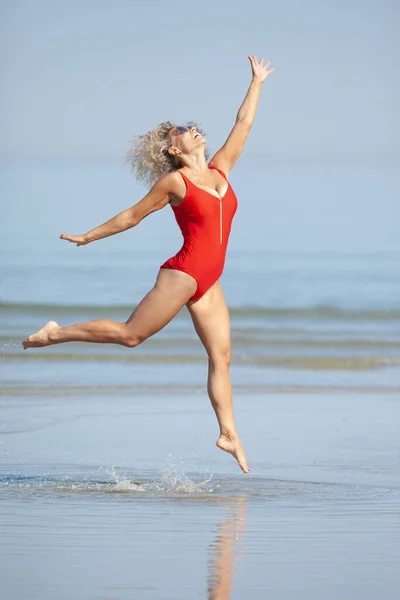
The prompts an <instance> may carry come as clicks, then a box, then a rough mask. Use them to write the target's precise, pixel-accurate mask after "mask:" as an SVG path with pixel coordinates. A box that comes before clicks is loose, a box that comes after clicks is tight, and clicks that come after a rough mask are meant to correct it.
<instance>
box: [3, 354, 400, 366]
mask: <svg viewBox="0 0 400 600" xmlns="http://www.w3.org/2000/svg"><path fill="white" fill-rule="evenodd" d="M1 359H2V360H4V361H7V360H12V361H13V362H14V363H15V362H16V361H19V360H20V361H26V360H29V361H40V362H47V363H51V362H65V363H66V362H98V363H148V364H155V363H162V364H163V365H165V364H166V363H169V364H184V363H193V364H194V363H204V362H206V360H207V359H206V357H205V356H200V355H192V356H191V355H188V354H181V355H176V354H174V355H166V354H158V355H157V354H129V353H126V354H95V353H85V354H83V353H82V354H81V353H77V352H76V353H66V352H65V353H64V352H49V353H47V352H38V353H35V352H29V353H27V352H23V353H22V352H19V353H17V352H15V353H12V354H9V355H2V357H1ZM232 362H233V363H234V364H242V365H243V364H245V365H255V366H259V367H282V368H291V369H306V370H309V369H311V370H313V371H331V370H340V371H342V370H345V371H358V370H360V371H363V370H371V369H381V368H384V367H397V366H399V365H400V357H380V356H246V355H239V356H234V357H233V360H232Z"/></svg>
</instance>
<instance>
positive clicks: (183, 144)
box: [169, 125, 206, 155]
mask: <svg viewBox="0 0 400 600" xmlns="http://www.w3.org/2000/svg"><path fill="white" fill-rule="evenodd" d="M169 138H170V141H171V146H170V150H174V149H176V150H177V151H178V152H176V151H175V152H171V154H175V155H179V154H190V153H191V152H193V150H195V149H196V148H198V147H200V146H205V145H206V139H205V137H203V136H202V134H201V133H200V132H199V131H197V129H196V127H183V126H180V125H179V126H177V127H174V128H173V129H171V131H170V134H169Z"/></svg>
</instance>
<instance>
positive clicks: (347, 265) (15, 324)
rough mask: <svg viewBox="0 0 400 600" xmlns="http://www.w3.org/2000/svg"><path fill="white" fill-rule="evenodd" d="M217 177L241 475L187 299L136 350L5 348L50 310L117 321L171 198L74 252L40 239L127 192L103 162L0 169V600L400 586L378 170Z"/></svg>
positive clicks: (388, 298)
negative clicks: (221, 436)
mask: <svg viewBox="0 0 400 600" xmlns="http://www.w3.org/2000/svg"><path fill="white" fill-rule="evenodd" d="M231 181H232V185H233V187H234V189H235V190H236V193H237V196H238V199H239V210H238V213H237V215H236V217H235V221H234V225H233V229H232V234H231V241H230V246H229V250H228V255H227V261H226V268H225V272H224V274H223V277H222V279H221V283H222V287H223V289H224V293H225V298H226V301H227V304H228V307H229V311H230V316H231V340H232V350H233V359H232V366H231V376H232V383H233V392H234V406H235V413H236V420H237V425H238V430H239V433H240V435H241V438H242V441H243V444H244V447H245V449H246V452H247V457H248V461H249V466H250V468H251V473H250V474H249V475H244V474H242V473H241V471H240V470H239V469H238V467H237V465H236V464H235V461H234V460H233V459H232V458H231V457H230V456H229V455H227V454H224V453H222V452H220V451H219V450H218V449H217V448H216V447H215V441H216V439H217V437H218V429H217V424H216V421H215V417H214V414H213V412H212V409H211V406H210V403H209V400H208V397H207V383H206V378H207V357H206V355H205V352H204V349H203V347H202V346H201V344H200V342H199V340H198V338H197V336H196V333H195V331H194V328H193V325H192V323H191V320H190V318H189V315H188V313H187V311H186V309H184V310H182V311H181V313H180V314H179V315H178V316H177V317H176V318H175V319H174V320H173V321H172V322H171V323H170V324H169V325H168V326H167V327H166V328H165V329H164V330H162V331H161V332H160V333H159V334H157V335H156V336H154V337H153V338H151V339H149V340H147V341H146V342H145V343H144V344H142V345H141V346H139V347H138V348H135V349H127V348H124V347H119V346H114V345H102V344H101V345H100V344H99V345H95V344H76V343H70V344H62V345H57V346H53V347H50V348H44V349H30V350H27V351H24V350H23V348H22V346H21V340H22V339H23V338H24V337H26V336H27V335H29V334H30V333H33V332H34V331H36V330H37V329H39V328H40V327H41V326H43V324H44V323H45V322H47V321H48V320H55V321H57V322H58V323H60V324H61V325H68V324H72V323H76V322H79V321H87V320H92V319H97V318H108V319H114V320H118V321H123V320H125V319H126V318H128V316H129V315H130V313H131V312H132V311H133V309H134V308H135V306H136V305H137V303H138V302H139V301H140V300H141V298H142V297H143V296H144V295H145V294H146V293H147V291H149V289H151V287H152V286H153V284H154V281H155V279H156V276H157V272H158V269H159V266H160V264H162V262H164V260H166V259H167V258H168V257H169V256H172V255H173V254H175V253H176V251H177V250H178V249H179V247H180V244H181V237H180V233H179V231H178V229H177V226H176V224H175V223H174V220H173V215H172V211H170V210H169V209H168V207H167V208H166V209H164V210H163V211H160V212H159V213H157V214H154V215H151V216H149V217H148V218H147V219H146V220H145V221H143V223H141V224H140V225H139V226H138V227H137V228H134V229H133V230H131V231H128V232H125V233H123V234H120V235H119V236H114V237H112V238H109V239H106V240H101V241H99V242H96V243H93V244H90V245H89V246H85V247H79V248H77V247H75V246H74V245H72V244H68V243H67V242H65V241H61V240H60V239H59V234H60V233H67V234H78V233H83V232H85V231H87V230H89V229H91V228H92V227H94V226H96V225H98V224H100V223H102V222H104V221H105V220H107V219H108V218H110V217H112V216H113V215H114V214H116V213H117V212H119V211H121V210H123V209H124V208H127V206H130V205H132V204H134V203H135V202H137V201H138V200H139V199H140V197H141V195H142V196H143V195H144V193H145V190H143V188H140V187H139V186H138V185H137V184H136V183H135V182H134V181H133V179H132V178H131V177H130V175H129V173H127V172H126V169H125V170H124V168H123V165H122V164H121V165H120V164H109V163H108V162H106V161H104V163H101V164H98V163H87V162H82V161H81V162H73V163H71V162H68V161H65V162H63V161H59V160H58V161H49V160H46V161H45V160H42V161H28V160H25V161H22V160H19V161H16V160H14V161H11V160H9V161H3V162H2V163H1V169H0V184H1V196H2V198H3V199H2V201H1V208H2V214H3V218H2V222H1V224H0V359H1V360H0V533H1V536H0V581H1V585H0V597H1V598H4V599H5V600H23V599H24V600H25V599H35V600H36V599H39V598H40V599H41V600H47V599H48V600H70V599H71V598H74V600H81V599H82V600H83V599H85V600H86V599H93V600H100V599H102V600H106V599H107V600H117V599H120V600H128V599H138V600H142V599H143V600H181V599H182V600H192V599H195V598H199V599H200V598H206V599H208V600H253V599H254V600H255V599H257V600H258V599H264V598H265V599H266V598H279V599H281V600H292V599H293V600H295V599H296V600H301V599H303V598H304V599H306V598H307V600H313V599H315V600H317V599H318V600H320V599H321V598H323V599H324V600H331V599H332V600H333V599H340V600H347V599H348V600H392V599H393V600H394V599H397V598H398V594H399V589H400V575H399V573H400V569H399V560H398V557H399V555H400V522H399V518H398V517H399V503H400V460H399V459H400V443H399V440H400V435H399V432H400V430H399V423H400V210H399V206H398V198H399V192H400V176H399V174H398V171H397V170H396V169H395V168H394V167H393V166H385V165H383V166H382V165H366V166H365V165H361V166H360V165H349V164H345V165H343V164H342V165H336V164H335V165H298V164H297V165H290V164H289V165H281V164H278V165H270V164H263V163H262V161H261V160H260V159H255V161H253V162H252V161H251V160H250V159H249V160H248V161H247V162H244V163H243V165H242V166H240V165H239V166H238V169H237V172H236V171H235V172H232V178H231Z"/></svg>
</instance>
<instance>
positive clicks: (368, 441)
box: [0, 386, 400, 600]
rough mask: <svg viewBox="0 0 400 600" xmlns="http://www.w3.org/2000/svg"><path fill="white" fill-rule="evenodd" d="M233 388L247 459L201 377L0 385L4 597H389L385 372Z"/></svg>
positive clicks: (395, 585) (395, 411) (393, 470)
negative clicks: (380, 384) (222, 433)
mask: <svg viewBox="0 0 400 600" xmlns="http://www.w3.org/2000/svg"><path fill="white" fill-rule="evenodd" d="M235 402H236V412H237V418H238V423H239V426H240V433H241V436H242V438H243V442H244V444H245V447H246V450H247V453H248V459H249V464H250V467H251V469H252V472H251V474H250V476H246V475H243V474H241V472H240V471H239V469H238V467H237V466H236V465H235V463H234V461H233V459H231V457H229V456H228V455H226V454H224V453H222V452H220V451H219V450H218V449H217V448H216V447H215V446H214V442H215V440H216V438H217V429H216V425H215V422H214V416H213V414H212V412H211V408H210V406H209V403H208V400H207V398H206V394H205V390H204V389H203V388H202V387H197V388H196V387H195V386H193V387H192V388H188V389H182V388H181V389H166V388H162V387H160V386H159V387H157V386H155V387H154V388H152V387H151V386H147V388H146V389H143V388H140V387H137V388H134V387H133V386H132V387H129V386H126V389H125V390H124V391H121V389H119V390H118V389H113V388H111V387H110V388H109V389H108V390H103V393H102V394H100V393H98V392H96V390H93V389H92V390H90V389H87V390H84V389H81V390H79V389H75V390H74V389H71V390H69V391H68V388H67V387H63V388H60V387H58V388H57V387H55V386H53V387H50V386H49V387H47V389H42V390H41V392H40V394H39V393H35V394H32V393H30V392H29V389H22V388H21V389H19V390H18V389H16V388H14V393H13V394H8V393H7V390H5V389H3V392H2V397H1V409H2V410H1V415H2V421H1V436H0V443H1V455H0V456H1V458H0V472H1V479H0V503H1V517H0V520H1V531H2V536H1V545H0V565H1V567H0V571H1V581H2V589H3V593H4V594H5V596H4V597H5V598H13V599H16V600H19V599H21V600H22V599H25V598H26V599H27V598H40V599H45V600H47V599H49V600H50V599H51V600H59V599H60V600H61V599H62V600H64V599H65V600H67V599H68V600H69V599H70V598H74V599H77V600H80V599H82V600H83V599H85V600H86V599H93V600H95V599H96V600H99V599H104V600H105V599H108V600H111V599H114V600H115V599H117V598H118V599H121V600H125V599H131V598H135V599H142V598H143V600H145V599H148V600H169V599H171V600H180V599H182V600H187V599H188V598H208V599H213V600H216V599H218V600H228V599H231V600H234V599H236V600H239V599H240V600H242V599H246V600H247V599H248V600H253V599H254V600H255V599H259V598H281V599H283V600H286V599H287V600H289V599H290V600H291V599H296V600H297V599H299V598H304V599H305V598H307V599H314V598H315V599H317V598H318V599H320V598H324V599H328V600H330V599H336V598H341V599H344V598H349V599H351V600H358V599H360V600H361V599H362V600H373V599H377V600H378V599H379V600H380V599H385V600H391V599H393V600H394V599H395V598H397V597H398V589H399V585H400V576H399V569H398V556H399V550H400V524H399V520H398V506H399V500H400V476H399V462H398V460H399V453H398V422H399V417H400V403H399V395H398V393H397V392H396V390H394V391H391V390H390V389H384V388H382V389H381V390H379V389H378V388H375V389H371V390H369V391H367V390H366V389H363V390H361V389H359V390H357V389H351V388H346V387H342V388H341V389H335V388H329V387H328V386H326V387H325V388H323V389H322V390H313V391H310V390H307V389H305V388H301V387H296V386H293V388H292V389H290V390H289V389H286V390H285V389H284V388H282V389H281V390H279V389H277V388H275V389H273V388H270V387H268V386H259V387H258V388H251V387H245V386H242V387H238V388H237V389H236V390H235ZM155 432H157V433H156V434H155Z"/></svg>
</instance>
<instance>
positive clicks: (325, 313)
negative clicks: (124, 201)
mask: <svg viewBox="0 0 400 600" xmlns="http://www.w3.org/2000/svg"><path fill="white" fill-rule="evenodd" d="M134 308H135V307H134V306H133V305H122V304H121V305H98V304H97V305H89V304H81V305H80V304H39V303H25V302H16V303H12V302H0V315H1V314H2V313H3V314H5V313H10V312H13V313H25V314H35V315H42V316H44V317H47V318H49V319H50V318H53V317H56V316H57V315H65V316H67V315H77V314H79V315H90V316H97V315H101V316H103V317H107V316H112V315H118V316H121V315H122V316H123V317H126V316H127V315H129V314H130V313H131V312H132V311H133V309H134ZM229 312H230V315H231V316H232V317H234V318H255V319H257V318H258V319H261V318H265V319H268V318H272V319H285V320H287V319H299V318H300V319H301V318H304V319H314V320H318V319H329V320H338V321H400V308H393V309H378V308H376V309H364V308H354V309H350V308H340V307H335V306H330V305H328V304H327V305H323V304H321V305H315V306H308V307H278V306H242V307H229Z"/></svg>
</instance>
